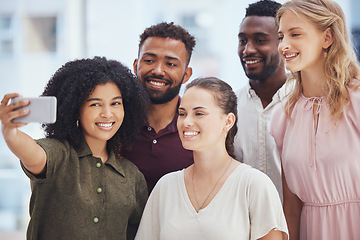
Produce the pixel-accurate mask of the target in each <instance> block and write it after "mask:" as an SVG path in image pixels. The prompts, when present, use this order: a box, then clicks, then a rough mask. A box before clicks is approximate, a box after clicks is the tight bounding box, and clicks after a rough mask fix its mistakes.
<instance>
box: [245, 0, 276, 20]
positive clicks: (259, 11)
mask: <svg viewBox="0 0 360 240" xmlns="http://www.w3.org/2000/svg"><path fill="white" fill-rule="evenodd" d="M280 7H281V4H280V3H278V2H275V1H272V0H261V1H258V2H255V3H251V4H249V6H248V7H247V8H246V14H245V17H249V16H260V17H276V12H277V10H278V9H279V8H280Z"/></svg>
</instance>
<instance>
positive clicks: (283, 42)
mask: <svg viewBox="0 0 360 240" xmlns="http://www.w3.org/2000/svg"><path fill="white" fill-rule="evenodd" d="M289 49H290V47H289V44H288V42H287V40H286V39H285V37H284V38H283V39H282V40H281V42H279V46H278V50H279V52H280V54H282V53H283V52H284V51H288V50H289Z"/></svg>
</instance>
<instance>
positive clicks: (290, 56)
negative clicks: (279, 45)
mask: <svg viewBox="0 0 360 240" xmlns="http://www.w3.org/2000/svg"><path fill="white" fill-rule="evenodd" d="M283 54H284V57H285V59H289V58H294V57H296V56H298V55H299V53H291V54H285V53H283Z"/></svg>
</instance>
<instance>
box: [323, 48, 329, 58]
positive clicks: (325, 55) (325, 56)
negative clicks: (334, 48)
mask: <svg viewBox="0 0 360 240" xmlns="http://www.w3.org/2000/svg"><path fill="white" fill-rule="evenodd" d="M327 55H328V53H327V51H326V49H324V58H327Z"/></svg>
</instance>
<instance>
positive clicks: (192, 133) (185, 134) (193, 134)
mask: <svg viewBox="0 0 360 240" xmlns="http://www.w3.org/2000/svg"><path fill="white" fill-rule="evenodd" d="M198 134H199V133H198V132H184V136H196V135H198Z"/></svg>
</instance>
